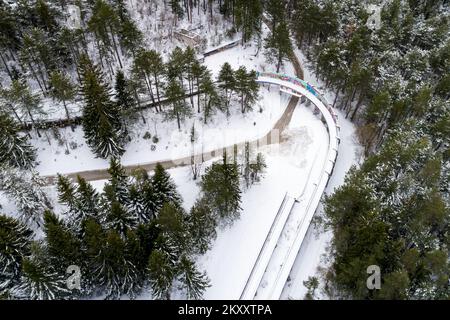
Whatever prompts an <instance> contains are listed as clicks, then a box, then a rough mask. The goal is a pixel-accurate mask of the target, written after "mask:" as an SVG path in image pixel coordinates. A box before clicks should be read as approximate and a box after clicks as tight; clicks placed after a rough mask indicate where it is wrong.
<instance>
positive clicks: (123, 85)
mask: <svg viewBox="0 0 450 320" xmlns="http://www.w3.org/2000/svg"><path fill="white" fill-rule="evenodd" d="M114 89H115V91H116V103H117V106H118V107H119V109H120V112H121V114H122V116H123V117H124V118H126V119H130V118H135V117H134V115H135V109H134V107H135V101H134V97H133V95H132V93H131V91H130V84H129V83H128V80H127V79H125V75H124V73H123V72H122V71H121V70H119V71H117V73H116V83H115V87H114Z"/></svg>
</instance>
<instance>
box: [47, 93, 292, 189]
mask: <svg viewBox="0 0 450 320" xmlns="http://www.w3.org/2000/svg"><path fill="white" fill-rule="evenodd" d="M297 103H298V97H292V98H291V99H290V101H289V104H288V105H287V107H286V108H285V110H284V112H283V113H282V115H281V116H280V117H279V119H278V120H277V121H276V122H275V123H274V125H273V126H272V128H271V129H270V131H269V132H268V133H267V134H265V135H264V136H262V137H260V138H258V139H255V140H253V141H249V143H250V144H253V145H258V146H260V147H261V146H265V145H270V144H277V143H279V142H280V141H279V140H280V136H281V134H282V132H283V131H284V130H285V128H286V127H287V125H288V124H289V122H290V119H291V117H292V114H293V111H294V109H295V106H296V105H297ZM244 144H245V141H242V142H240V143H237V144H236V145H237V147H238V149H242V148H244ZM233 147H234V144H233V145H228V146H226V145H225V146H223V147H220V148H216V149H213V150H208V151H205V152H203V153H197V154H195V155H194V158H195V160H196V162H198V161H200V160H203V161H208V160H211V159H214V158H217V157H220V156H222V153H223V150H224V149H227V151H229V153H230V154H231V153H232V151H233ZM191 158H192V156H191V155H188V156H185V157H180V158H176V159H169V160H157V161H151V162H146V163H136V164H129V165H124V168H125V171H126V172H127V173H131V172H132V171H133V170H135V169H137V168H143V169H145V170H147V171H151V170H153V169H154V168H155V166H156V164H157V163H161V164H162V165H163V167H164V168H166V169H170V168H176V167H181V166H187V165H190V164H191ZM65 175H66V176H67V177H69V178H71V179H76V177H77V176H78V175H79V176H81V177H83V178H84V179H85V180H86V181H96V180H104V179H108V178H109V173H108V171H107V168H103V169H95V170H85V171H77V172H70V173H66V174H65ZM43 178H44V179H45V181H46V183H47V185H52V184H54V183H55V181H56V179H57V175H44V176H43Z"/></svg>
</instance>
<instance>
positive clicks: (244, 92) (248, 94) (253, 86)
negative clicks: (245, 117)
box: [235, 66, 259, 113]
mask: <svg viewBox="0 0 450 320" xmlns="http://www.w3.org/2000/svg"><path fill="white" fill-rule="evenodd" d="M256 79H257V76H256V72H255V71H254V70H252V71H250V72H247V69H246V68H245V67H244V66H241V67H239V69H238V70H236V72H235V81H236V85H235V91H236V93H237V94H238V95H239V96H240V100H241V112H242V113H245V112H246V110H248V109H250V110H251V108H252V106H253V104H254V103H255V102H256V100H257V99H258V92H259V85H258V83H257V82H256Z"/></svg>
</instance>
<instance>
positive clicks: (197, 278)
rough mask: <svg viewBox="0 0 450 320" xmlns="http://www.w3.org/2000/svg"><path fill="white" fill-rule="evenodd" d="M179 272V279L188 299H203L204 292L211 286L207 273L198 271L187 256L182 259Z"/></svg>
mask: <svg viewBox="0 0 450 320" xmlns="http://www.w3.org/2000/svg"><path fill="white" fill-rule="evenodd" d="M178 272H179V273H180V276H179V277H178V279H179V281H180V282H181V283H182V285H183V287H184V289H185V290H186V293H187V297H188V299H194V300H199V299H201V298H202V295H203V292H204V291H205V290H206V288H207V287H209V286H210V284H209V279H208V277H207V276H206V272H203V273H201V272H200V271H198V270H197V268H196V266H195V264H194V262H193V261H192V260H191V259H190V258H188V257H186V256H185V255H183V256H182V257H181V259H180V262H179V264H178Z"/></svg>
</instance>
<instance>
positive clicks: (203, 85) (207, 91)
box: [198, 71, 220, 124]
mask: <svg viewBox="0 0 450 320" xmlns="http://www.w3.org/2000/svg"><path fill="white" fill-rule="evenodd" d="M199 89H200V92H202V93H203V121H204V123H205V124H206V123H207V121H208V119H209V117H211V115H212V113H213V112H214V108H219V107H220V100H219V95H218V93H217V89H216V86H215V84H214V82H213V81H212V79H211V75H210V72H209V71H208V72H205V73H204V74H203V77H202V79H201V81H200V88H199ZM198 99H201V95H200V94H199V96H198Z"/></svg>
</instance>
